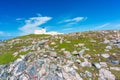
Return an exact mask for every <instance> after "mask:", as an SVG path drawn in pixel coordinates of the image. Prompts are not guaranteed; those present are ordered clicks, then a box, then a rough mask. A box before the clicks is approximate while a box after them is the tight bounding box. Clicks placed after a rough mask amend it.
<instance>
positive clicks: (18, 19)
mask: <svg viewBox="0 0 120 80" xmlns="http://www.w3.org/2000/svg"><path fill="white" fill-rule="evenodd" d="M16 20H17V21H20V20H24V18H17V19H16Z"/></svg>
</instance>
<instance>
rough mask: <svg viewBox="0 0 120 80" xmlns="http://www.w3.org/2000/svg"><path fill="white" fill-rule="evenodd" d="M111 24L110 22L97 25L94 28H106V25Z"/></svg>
mask: <svg viewBox="0 0 120 80" xmlns="http://www.w3.org/2000/svg"><path fill="white" fill-rule="evenodd" d="M109 25H110V23H105V24H103V25H100V26H97V27H95V28H94V29H95V30H97V29H102V28H105V27H108V26H109Z"/></svg>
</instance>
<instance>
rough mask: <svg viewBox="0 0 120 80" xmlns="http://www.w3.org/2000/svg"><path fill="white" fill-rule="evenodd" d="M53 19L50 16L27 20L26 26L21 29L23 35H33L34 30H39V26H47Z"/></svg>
mask: <svg viewBox="0 0 120 80" xmlns="http://www.w3.org/2000/svg"><path fill="white" fill-rule="evenodd" d="M51 19H52V17H48V16H37V17H32V18H29V19H28V20H25V25H24V26H22V27H20V28H19V30H20V31H22V35H25V34H30V33H33V32H34V30H36V29H39V26H41V25H42V24H45V23H46V22H47V21H49V20H51Z"/></svg>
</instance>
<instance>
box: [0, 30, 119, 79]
mask: <svg viewBox="0 0 120 80" xmlns="http://www.w3.org/2000/svg"><path fill="white" fill-rule="evenodd" d="M118 33H120V31H115V30H114V31H90V32H82V33H80V32H76V33H70V34H64V35H56V36H51V35H33V34H31V35H27V36H21V37H18V38H14V39H11V40H6V41H3V42H0V80H120V37H119V34H118Z"/></svg>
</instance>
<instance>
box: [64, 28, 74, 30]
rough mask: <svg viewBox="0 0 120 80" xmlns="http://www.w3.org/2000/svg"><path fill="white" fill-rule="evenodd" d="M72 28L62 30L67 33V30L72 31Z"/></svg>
mask: <svg viewBox="0 0 120 80" xmlns="http://www.w3.org/2000/svg"><path fill="white" fill-rule="evenodd" d="M72 29H73V28H65V29H63V31H68V30H72Z"/></svg>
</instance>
